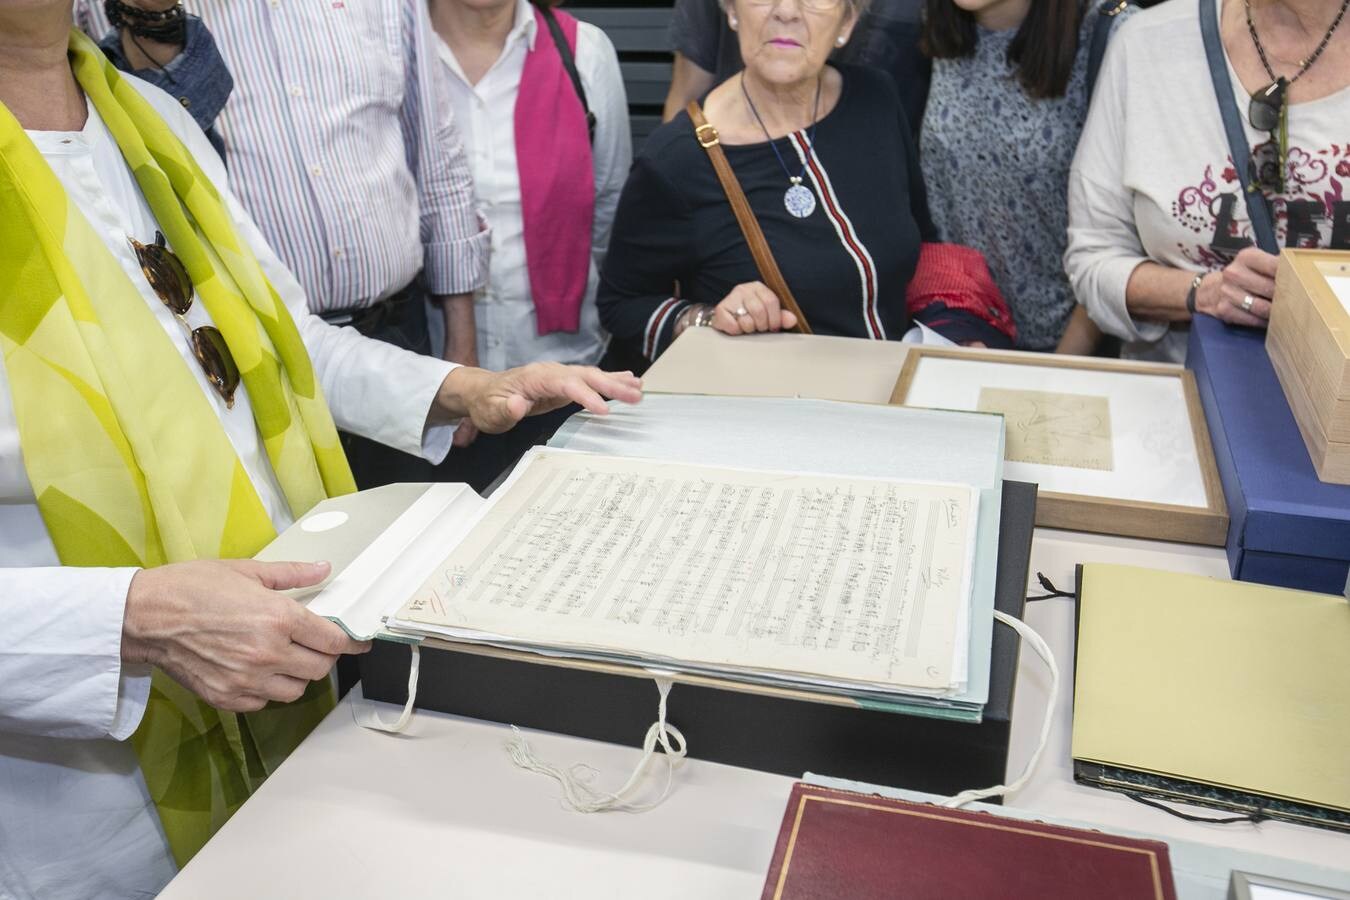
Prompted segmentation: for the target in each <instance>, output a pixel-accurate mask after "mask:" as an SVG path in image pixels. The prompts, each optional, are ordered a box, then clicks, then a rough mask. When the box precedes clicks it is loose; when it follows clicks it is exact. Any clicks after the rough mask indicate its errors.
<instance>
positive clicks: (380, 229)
mask: <svg viewBox="0 0 1350 900" xmlns="http://www.w3.org/2000/svg"><path fill="white" fill-rule="evenodd" d="M76 5H77V11H78V13H79V16H80V22H81V24H82V25H83V26H84V27H85V28H86V30H89V31H90V32H91V33H93V34H95V35H101V34H104V33H106V31H107V30H108V25H107V19H106V18H105V17H104V15H103V10H102V6H103V4H102V3H100V2H97V0H77V4H76ZM185 5H186V6H187V7H188V10H189V11H190V12H193V13H196V14H197V15H199V16H201V18H202V20H203V21H204V22H205V23H206V26H207V27H208V28H209V29H210V30H211V33H212V34H213V35H214V37H215V39H216V44H217V45H218V47H219V48H220V52H221V55H222V56H223V57H224V58H225V62H226V63H227V64H228V65H229V67H230V71H231V72H232V73H233V75H234V81H235V88H234V93H233V95H232V96H231V97H230V100H229V102H228V103H227V104H226V105H225V109H224V112H223V113H222V114H221V116H220V118H219V120H218V126H219V130H220V133H221V135H222V136H223V137H224V139H225V146H226V152H227V154H228V156H229V162H230V167H229V178H230V187H231V188H232V189H233V190H234V192H235V193H236V194H237V195H238V196H239V198H240V200H242V201H243V203H244V205H245V207H246V208H247V209H248V211H249V212H250V213H251V214H252V216H253V218H254V219H256V220H257V223H258V226H259V228H260V229H261V230H262V233H263V235H264V236H265V237H266V238H267V240H268V242H269V243H270V244H271V245H272V247H273V249H275V250H276V252H277V253H278V255H280V257H281V258H282V259H283V260H284V261H285V262H286V264H287V265H288V266H289V267H290V268H291V270H292V271H294V272H295V275H296V277H297V278H298V279H299V280H300V283H301V285H303V286H304V288H305V292H306V294H307V295H308V297H309V305H310V308H311V309H312V310H314V311H316V312H326V311H331V310H342V309H350V308H354V307H361V306H367V305H369V304H370V303H372V302H374V301H376V300H379V299H382V298H384V297H387V296H389V295H391V294H393V293H395V292H396V291H398V290H399V289H401V288H403V287H404V286H406V285H407V284H408V283H409V282H410V281H412V279H413V278H414V277H415V276H416V275H417V273H418V272H419V271H424V272H425V276H426V285H427V290H428V291H429V292H430V293H432V294H461V293H468V292H470V291H473V290H476V289H477V288H479V287H481V286H482V285H483V283H484V282H485V281H486V279H487V263H488V244H489V235H488V232H487V229H486V226H485V225H484V223H483V222H482V220H481V218H480V217H479V215H478V212H477V209H476V201H475V199H474V192H473V181H472V176H471V174H470V169H469V165H468V161H467V159H466V158H465V156H464V151H463V147H462V145H461V143H460V140H459V137H458V135H457V133H456V131H455V128H454V124H453V112H452V109H451V104H450V95H449V91H448V86H447V82H446V77H447V76H446V73H445V71H444V69H443V67H442V65H441V63H440V61H439V59H438V58H437V55H436V50H435V45H434V43H433V35H432V32H431V25H430V22H429V20H428V18H427V12H426V4H425V2H423V0H348V2H343V0H322V2H321V0H303V2H298V0H297V2H283V0H187V2H186V3H185Z"/></svg>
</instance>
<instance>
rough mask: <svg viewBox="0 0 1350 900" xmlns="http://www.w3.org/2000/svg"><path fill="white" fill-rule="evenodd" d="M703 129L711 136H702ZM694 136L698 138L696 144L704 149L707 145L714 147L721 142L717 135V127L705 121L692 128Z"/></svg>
mask: <svg viewBox="0 0 1350 900" xmlns="http://www.w3.org/2000/svg"><path fill="white" fill-rule="evenodd" d="M705 131H706V132H708V133H709V134H711V135H712V137H710V138H705V137H704V136H703V132H705ZM694 137H696V138H698V145H699V146H700V147H702V148H703V149H704V150H707V149H708V148H709V147H716V146H717V145H718V144H719V143H721V140H720V139H719V138H718V137H717V129H716V128H714V127H712V126H711V125H709V124H708V123H707V122H704V123H703V124H702V125H700V126H698V127H697V128H695V129H694Z"/></svg>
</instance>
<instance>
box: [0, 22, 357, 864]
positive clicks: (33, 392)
mask: <svg viewBox="0 0 1350 900" xmlns="http://www.w3.org/2000/svg"><path fill="white" fill-rule="evenodd" d="M70 59H71V65H72V68H73V69H74V72H75V77H76V80H77V81H78V82H79V84H80V86H81V87H82V88H83V89H84V92H85V94H86V95H87V96H88V98H89V101H90V102H91V103H92V104H93V106H94V108H95V109H97V110H98V113H99V115H100V116H101V117H102V119H103V121H104V122H105V123H106V124H107V126H108V130H109V131H110V132H111V133H112V135H113V137H114V138H115V139H116V141H117V145H118V147H119V148H120V149H121V151H122V155H123V157H124V158H125V159H126V161H127V164H128V166H129V167H130V169H131V171H132V172H133V173H134V175H135V178H136V181H137V183H138V184H139V186H140V189H141V192H142V193H143V194H144V195H145V198H146V200H147V201H148V203H149V205H150V209H151V210H152V211H153V213H154V215H155V219H156V220H157V221H158V223H159V226H160V229H161V230H162V231H163V232H164V234H165V235H166V236H167V237H168V240H169V244H170V246H171V247H172V248H173V250H174V252H175V253H177V254H178V256H179V257H180V258H181V259H182V261H183V264H184V265H185V266H186V268H187V271H188V274H189V275H190V276H191V277H192V282H193V285H194V286H195V288H196V291H197V296H198V297H199V298H200V300H201V302H202V303H203V304H204V305H205V307H206V309H207V311H208V312H209V313H210V315H211V318H212V319H213V320H214V321H215V324H216V326H217V327H218V328H219V329H220V330H221V332H222V334H223V335H224V336H225V340H226V342H227V343H228V344H229V347H230V351H231V352H232V353H233V355H234V359H235V361H236V362H237V363H238V365H239V370H240V373H241V375H242V380H243V385H244V388H245V390H247V392H248V398H249V402H250V404H251V405H252V408H253V416H254V419H255V421H256V423H257V426H258V431H259V433H260V434H261V436H262V439H263V444H264V446H265V448H266V451H267V456H268V459H269V460H270V461H271V464H272V469H273V470H274V471H275V473H276V476H277V479H278V481H279V482H280V484H281V487H282V490H283V492H284V493H285V495H286V500H287V502H288V503H289V505H290V508H291V512H292V513H293V514H294V515H296V516H299V515H302V514H303V513H304V512H305V511H307V510H308V509H309V508H310V507H312V506H313V505H314V504H315V503H317V502H319V501H320V500H321V499H323V498H324V497H326V496H329V495H333V494H341V493H347V492H350V491H352V490H355V484H354V483H353V481H352V475H351V470H350V469H349V468H348V466H347V460H346V458H345V457H344V456H343V453H342V448H341V445H340V444H339V442H338V435H337V430H336V429H335V427H334V425H333V419H332V416H331V415H330V413H329V411H328V407H327V405H326V404H325V403H324V399H323V395H322V393H321V391H320V389H319V385H318V383H317V380H316V378H315V375H314V369H313V366H312V365H311V364H310V360H309V356H308V355H307V353H306V351H305V347H304V344H303V343H302V342H301V339H300V334H299V332H298V331H297V329H296V326H295V322H294V321H293V320H292V319H291V317H290V315H289V314H288V313H287V311H286V307H285V306H284V304H283V303H282V301H281V299H280V298H279V297H278V296H277V294H276V291H275V290H273V288H272V286H271V285H270V284H269V283H268V282H267V279H266V278H265V277H264V275H263V273H262V270H261V268H260V267H259V266H258V261H257V260H256V259H255V258H254V256H253V254H252V252H250V250H249V248H248V246H247V245H246V244H245V243H244V241H243V240H242V239H241V238H240V236H239V235H238V234H237V233H236V231H235V229H234V226H233V225H232V223H231V221H230V217H229V214H228V213H227V211H226V210H225V206H224V204H223V202H222V200H221V198H220V195H219V194H218V193H217V192H216V190H215V188H214V187H213V186H212V184H211V182H210V180H209V179H208V178H207V177H206V176H205V175H204V174H203V173H202V170H201V169H200V168H199V167H198V165H197V163H196V161H195V160H194V159H193V158H192V156H191V154H189V153H188V151H187V149H186V148H185V147H184V146H183V144H182V143H181V142H180V141H179V140H178V138H176V137H175V136H174V134H173V133H172V131H170V129H169V127H168V125H167V124H166V123H165V122H164V120H163V119H162V118H160V116H159V115H158V114H157V113H156V112H155V111H154V109H153V108H152V107H151V106H150V105H149V104H148V103H147V102H146V101H145V99H144V98H143V97H142V96H141V95H140V94H139V93H138V92H137V91H136V89H135V88H134V87H132V86H131V85H130V84H128V83H127V82H126V81H124V80H123V79H122V78H121V77H120V76H119V75H118V73H117V72H116V70H115V69H114V68H113V67H112V66H111V65H110V64H109V62H108V61H107V59H105V58H104V56H103V54H102V53H100V52H99V50H98V48H97V47H95V46H94V44H93V43H92V42H91V41H89V39H88V38H86V37H84V36H83V35H82V34H80V33H79V32H78V31H73V32H72V33H71V37H70ZM146 237H148V236H146ZM184 339H185V338H184ZM0 350H2V351H3V353H4V360H5V369H6V372H7V376H8V381H9V389H10V392H11V394H12V395H13V402H14V411H15V414H16V418H17V420H18V426H19V438H20V443H21V446H22V450H23V458H24V463H25V465H26V468H27V472H28V478H29V480H30V481H31V482H32V486H33V491H34V494H35V495H36V497H37V503H38V508H39V510H40V511H41V513H42V517H43V521H44V522H45V523H46V526H47V530H48V532H49V533H50V534H51V538H52V542H53V543H54V544H55V546H56V550H57V553H58V554H59V556H60V558H61V563H62V564H63V565H67V566H157V565H161V564H164V563H169V562H179V561H183V560H192V559H207V558H218V557H223V558H228V557H247V556H251V555H253V554H254V553H256V552H257V551H258V550H259V549H260V548H261V547H263V546H264V545H265V544H266V543H267V542H268V541H270V540H271V539H272V538H273V537H274V536H275V531H274V529H273V527H272V523H271V521H270V520H269V518H268V516H267V513H266V511H265V509H264V508H263V504H262V502H261V500H259V498H258V495H257V493H256V492H255V491H254V489H253V486H252V484H251V482H250V481H249V478H248V475H247V474H246V472H245V471H244V467H243V465H242V464H241V463H240V461H239V458H238V457H237V455H236V454H235V452H234V449H233V446H232V445H231V444H230V441H229V438H228V437H227V435H226V434H225V430H224V428H222V426H221V422H220V419H219V418H218V417H217V415H216V412H215V411H214V410H213V408H212V404H211V402H210V401H209V400H208V399H207V397H206V396H205V395H204V393H203V391H202V390H201V388H200V387H199V385H198V382H197V381H196V379H195V377H194V375H193V373H192V372H191V371H190V370H189V369H188V368H187V367H186V366H184V364H183V359H182V357H181V356H180V355H179V352H178V349H177V348H176V347H175V346H174V345H173V343H172V342H171V340H170V338H169V336H168V335H167V334H166V333H165V331H164V330H163V329H162V328H161V327H160V325H159V324H158V322H157V320H156V318H155V315H154V313H153V311H152V310H151V309H150V308H149V307H148V306H147V305H146V303H145V301H144V299H143V298H142V295H141V294H140V293H138V292H137V290H136V288H135V286H134V285H133V284H132V282H131V281H130V280H129V279H128V278H127V275H126V274H125V273H124V271H123V270H122V268H121V267H120V266H119V265H118V263H117V261H116V259H115V258H114V257H113V255H112V254H111V253H110V252H109V251H108V249H107V247H106V246H105V245H104V244H103V242H102V240H101V239H100V238H99V236H98V235H97V234H96V233H95V231H94V229H93V228H92V227H91V226H90V224H89V222H88V221H87V220H86V219H85V217H84V216H83V215H82V214H81V213H80V211H79V210H78V209H77V208H76V207H75V206H74V204H73V203H72V202H71V200H70V198H69V197H68V196H67V195H66V192H65V190H64V189H63V188H62V186H61V183H60V181H59V180H58V179H57V177H56V174H55V173H54V172H53V171H52V170H51V168H50V167H49V166H48V165H47V164H46V162H45V161H44V160H43V159H42V156H41V154H40V153H39V152H38V150H37V148H36V147H35V146H33V143H32V142H31V141H30V140H29V139H28V136H27V135H26V134H24V131H23V128H22V126H20V124H19V122H18V121H17V120H16V119H15V118H14V116H13V115H12V114H11V113H10V112H9V110H8V109H6V108H5V107H4V106H3V105H2V104H0ZM227 414H228V413H227ZM331 694H332V692H331V689H329V688H328V686H327V683H318V684H315V685H311V690H310V691H309V692H308V693H307V694H306V695H305V697H304V698H303V699H301V700H300V701H298V702H297V703H295V704H290V705H287V706H280V705H278V706H275V707H269V708H268V709H266V710H263V711H262V712H260V713H253V714H249V715H248V716H235V715H233V714H229V713H220V712H217V711H216V710H214V709H212V708H211V707H209V706H207V705H206V704H205V703H203V702H202V701H200V700H198V699H197V698H196V697H195V696H193V695H192V694H191V693H189V692H188V691H186V690H184V689H183V688H182V687H180V686H179V685H178V684H177V683H175V682H174V681H172V680H171V679H169V678H168V677H166V676H165V675H164V674H163V673H161V672H158V671H156V672H155V677H154V680H153V688H152V690H151V694H150V705H149V708H148V709H147V711H146V714H145V719H144V721H143V723H142V725H141V727H140V729H139V730H138V731H137V732H136V735H135V737H134V738H133V743H134V745H135V747H136V751H137V754H138V756H139V757H140V760H141V768H142V771H143V772H144V774H145V779H146V782H147V784H148V785H149V788H150V794H151V797H152V798H153V799H154V801H155V805H156V807H157V808H158V810H159V815H160V821H161V822H162V823H163V825H164V830H165V833H166V834H167V836H168V839H169V844H170V847H171V848H172V850H173V853H174V856H175V858H176V859H177V860H178V863H179V864H180V865H182V864H183V863H185V862H186V861H187V860H188V859H189V858H191V856H192V855H193V853H195V852H196V851H197V850H198V849H199V848H200V847H201V845H202V844H203V843H205V841H206V839H207V838H209V837H210V836H211V834H212V833H213V832H214V831H215V830H216V829H217V828H219V827H220V825H221V824H222V823H223V822H224V821H225V820H226V819H227V818H228V817H229V816H230V814H231V813H232V812H233V811H234V810H235V809H237V808H238V806H239V804H241V803H242V802H243V801H244V799H245V798H246V797H247V796H248V795H249V793H251V791H252V790H253V789H255V788H256V787H257V785H258V784H260V783H261V781H262V779H263V778H265V777H266V776H267V775H268V774H269V773H270V772H271V771H272V769H274V768H275V767H276V765H277V764H278V763H280V761H281V760H282V759H284V758H285V756H286V755H287V754H288V753H289V752H290V751H291V750H292V749H294V747H295V746H296V745H297V744H298V743H299V742H300V740H301V739H302V738H303V737H304V736H305V734H307V733H308V732H309V730H310V729H311V728H313V726H314V725H315V723H317V722H318V720H319V719H320V718H321V717H322V716H323V714H324V713H325V712H327V710H328V709H330V708H331V706H332V702H333V701H332V696H331Z"/></svg>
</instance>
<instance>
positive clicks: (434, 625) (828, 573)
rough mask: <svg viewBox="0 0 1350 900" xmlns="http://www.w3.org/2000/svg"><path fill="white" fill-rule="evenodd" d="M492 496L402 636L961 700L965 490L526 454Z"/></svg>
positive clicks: (972, 498)
mask: <svg viewBox="0 0 1350 900" xmlns="http://www.w3.org/2000/svg"><path fill="white" fill-rule="evenodd" d="M501 491H502V492H504V493H503V495H502V496H500V497H494V498H493V503H492V505H491V506H490V508H489V509H488V510H487V512H486V513H485V515H484V517H483V518H482V519H481V520H480V521H479V522H478V523H477V524H476V525H475V526H474V528H473V530H472V532H471V533H470V534H469V535H468V536H467V537H466V538H465V540H464V541H462V542H461V543H460V544H459V545H458V546H456V547H455V548H454V550H453V551H452V552H451V553H450V555H449V557H448V558H447V559H446V560H445V562H444V563H443V564H442V565H441V566H439V567H438V568H437V569H436V571H435V573H434V574H433V575H432V577H431V578H430V579H428V580H427V582H426V583H425V584H424V585H423V586H422V587H421V588H420V589H419V590H417V591H415V592H414V594H413V597H412V600H411V601H410V602H409V603H407V604H406V605H405V606H404V607H403V609H402V610H401V611H400V613H399V614H398V616H397V617H396V620H395V621H394V622H393V623H391V624H392V625H393V626H394V627H397V628H415V629H419V630H422V631H425V632H429V633H439V634H443V635H446V636H450V637H459V638H467V639H475V640H480V641H488V642H495V643H503V644H509V645H515V646H529V647H535V648H554V649H555V650H556V649H559V648H567V649H577V648H580V649H583V650H589V651H592V652H595V653H597V654H609V655H612V656H622V657H625V658H638V659H642V660H648V661H655V662H659V661H662V660H666V661H678V662H682V663H693V664H696V665H702V666H708V667H717V668H720V669H738V670H753V671H759V672H776V673H785V674H790V675H797V676H802V677H805V678H809V679H810V680H821V679H824V680H826V681H829V682H832V683H836V684H841V685H853V686H905V687H907V688H914V689H919V690H926V691H934V692H940V691H944V690H947V689H949V688H950V687H951V685H952V682H953V680H954V679H953V673H952V667H953V659H954V657H955V656H956V655H957V654H956V653H955V649H956V642H957V641H961V642H964V641H965V640H966V635H965V634H959V635H958V634H957V631H958V629H957V621H958V612H959V609H960V606H961V605H962V604H964V603H968V602H969V595H970V571H971V563H972V556H973V552H974V538H975V533H976V523H975V517H976V511H977V509H978V497H977V494H976V492H975V490H974V489H973V488H971V487H968V486H964V485H950V484H935V483H918V482H904V481H897V480H883V479H860V478H837V477H827V476H817V475H810V474H800V473H775V472H765V471H750V470H738V469H729V468H720V467H712V466H700V465H684V464H676V463H668V462H658V461H651V460H643V459H625V458H618V457H602V456H594V455H590V454H582V453H572V452H568V451H535V454H534V455H533V458H532V459H529V460H528V463H527V464H526V465H525V466H524V468H523V470H522V471H521V472H520V473H519V474H518V475H517V476H515V477H514V478H513V480H512V481H511V482H510V483H509V484H508V485H506V486H504V487H503V488H502V489H501ZM964 677H965V676H964V673H961V675H960V680H964Z"/></svg>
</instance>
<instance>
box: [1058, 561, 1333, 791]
mask: <svg viewBox="0 0 1350 900" xmlns="http://www.w3.org/2000/svg"><path fill="white" fill-rule="evenodd" d="M1083 573H1084V574H1083V578H1082V580H1081V581H1080V582H1079V591H1080V594H1081V598H1082V599H1081V600H1080V602H1081V604H1082V607H1081V610H1080V613H1079V614H1080V622H1079V629H1078V660H1077V674H1076V678H1075V682H1076V683H1075V688H1074V713H1073V758H1074V759H1077V760H1083V761H1087V762H1095V763H1101V764H1104V765H1110V766H1116V767H1119V768H1127V769H1133V770H1137V771H1144V772H1152V773H1155V774H1159V775H1167V776H1171V777H1174V778H1181V779H1185V780H1188V781H1194V782H1200V783H1205V784H1213V785H1218V786H1220V787H1227V788H1233V789H1235V790H1240V791H1244V792H1247V793H1253V794H1263V795H1266V796H1270V797H1280V798H1285V799H1290V800H1298V801H1303V802H1305V803H1312V804H1316V805H1319V806H1326V807H1333V808H1336V809H1341V810H1347V811H1350V666H1348V665H1346V658H1347V651H1350V604H1348V603H1346V601H1345V599H1344V598H1342V597H1333V596H1329V595H1326V594H1313V593H1306V592H1303V591H1290V590H1283V589H1280V588H1272V587H1265V586H1263V585H1256V584H1246V583H1243V582H1230V581H1220V580H1217V579H1211V578H1202V577H1199V576H1193V575H1173V574H1170V573H1167V572H1156V571H1152V570H1149V569H1138V568H1133V567H1130V566H1108V565H1095V564H1094V565H1090V566H1084V568H1083Z"/></svg>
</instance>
